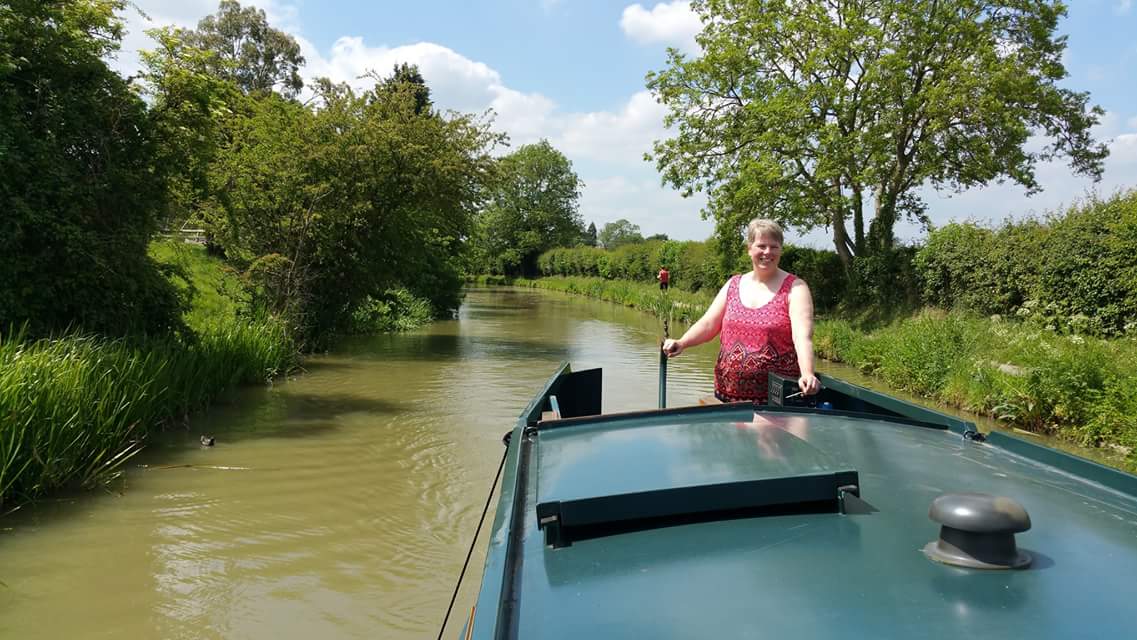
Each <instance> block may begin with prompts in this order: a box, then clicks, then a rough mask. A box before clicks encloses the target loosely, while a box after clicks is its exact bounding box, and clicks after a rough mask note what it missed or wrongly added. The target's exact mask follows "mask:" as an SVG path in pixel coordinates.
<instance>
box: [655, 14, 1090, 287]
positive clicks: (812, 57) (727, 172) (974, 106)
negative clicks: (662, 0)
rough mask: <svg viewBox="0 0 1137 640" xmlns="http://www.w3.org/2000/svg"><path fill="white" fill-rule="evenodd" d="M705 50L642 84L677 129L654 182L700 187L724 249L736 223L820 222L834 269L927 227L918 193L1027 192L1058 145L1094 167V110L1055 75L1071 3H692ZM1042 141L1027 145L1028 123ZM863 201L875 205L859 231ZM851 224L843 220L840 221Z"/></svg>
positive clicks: (1077, 164) (659, 154) (1082, 167)
mask: <svg viewBox="0 0 1137 640" xmlns="http://www.w3.org/2000/svg"><path fill="white" fill-rule="evenodd" d="M692 7H693V9H694V10H695V11H696V12H697V13H698V14H699V16H700V18H701V20H702V21H703V30H702V33H701V34H700V35H699V36H698V42H699V44H700V45H701V46H702V49H703V54H702V56H701V57H697V58H692V59H688V58H687V57H686V56H684V55H683V54H681V53H679V52H678V51H675V50H672V51H670V52H669V60H668V67H667V68H666V69H664V70H663V71H660V72H658V73H652V74H649V76H648V81H647V85H648V87H649V88H650V89H651V90H652V91H653V92H654V94H655V95H656V97H657V98H658V99H659V100H660V101H661V102H662V103H663V104H664V105H666V106H667V108H668V109H669V113H668V115H667V116H666V124H667V125H668V126H670V127H676V128H677V134H676V136H675V137H674V138H671V139H668V140H663V141H657V142H656V144H655V147H654V153H653V157H654V159H655V161H656V164H657V167H658V168H659V170H660V171H661V172H662V173H663V178H664V180H665V182H667V183H670V184H672V185H673V186H675V187H676V188H679V189H681V190H682V191H683V193H684V194H685V195H690V194H691V193H692V192H694V191H702V190H705V191H707V192H708V195H709V203H708V210H707V211H706V212H705V215H707V214H709V215H713V216H714V218H715V220H716V233H717V236H718V239H719V240H720V245H721V246H724V247H733V246H737V243H738V237H739V232H740V230H741V229H742V227H743V225H745V224H746V221H747V219H749V218H750V217H752V216H754V215H758V214H761V215H763V216H765V217H770V218H774V219H776V220H778V221H780V222H782V223H783V224H786V225H789V226H794V227H799V228H802V229H811V228H815V227H822V226H827V227H829V228H830V229H832V233H833V242H834V245H835V246H836V249H837V253H838V254H839V255H840V256H841V259H842V261H843V262H844V263H845V265H846V267H848V266H850V265H851V264H852V262H853V260H854V258H855V257H856V256H864V255H869V254H872V253H878V254H879V253H887V252H889V251H890V250H891V248H892V245H893V225H894V224H895V222H896V221H897V220H898V219H900V218H902V217H904V216H910V217H913V218H915V219H917V220H921V221H923V222H925V223H926V222H927V221H926V218H925V216H924V209H925V205H924V202H923V201H922V199H921V198H920V195H919V194H918V192H917V189H918V188H920V187H921V186H923V185H925V184H927V185H931V186H932V187H935V188H937V189H945V188H947V189H954V190H963V189H967V188H969V187H974V186H980V185H985V184H987V183H989V182H991V181H998V180H1004V179H1009V180H1013V181H1014V182H1017V183H1018V184H1020V185H1022V186H1023V187H1025V188H1026V189H1027V191H1028V193H1032V192H1035V191H1037V190H1038V189H1039V185H1038V183H1037V182H1036V180H1035V175H1034V170H1035V167H1036V165H1037V164H1038V162H1040V161H1045V160H1050V159H1052V158H1056V157H1060V156H1064V157H1067V158H1069V160H1070V162H1071V165H1072V166H1073V168H1074V170H1075V171H1076V172H1078V173H1080V174H1083V175H1088V176H1091V177H1093V178H1095V179H1096V178H1098V177H1100V175H1101V172H1102V161H1103V159H1104V158H1105V156H1106V153H1107V151H1106V148H1105V146H1104V145H1102V144H1098V143H1095V142H1094V140H1093V139H1092V137H1091V134H1090V128H1091V127H1092V126H1093V125H1095V124H1096V123H1097V122H1098V117H1099V116H1100V115H1101V114H1102V111H1101V109H1100V108H1098V107H1092V108H1091V107H1088V106H1087V105H1088V101H1089V97H1088V94H1086V93H1078V92H1075V91H1071V90H1069V89H1065V88H1061V87H1059V86H1058V84H1057V83H1058V82H1059V81H1061V80H1062V79H1063V78H1065V77H1066V70H1065V68H1064V67H1063V65H1062V53H1063V51H1064V50H1065V47H1066V39H1065V37H1064V36H1057V35H1055V29H1056V27H1057V24H1058V20H1059V18H1061V17H1062V16H1064V15H1065V13H1066V8H1065V6H1064V5H1063V4H1062V3H1061V2H1057V1H1054V0H1036V1H1032V2H1021V1H1018V0H998V1H984V0H911V1H906V2H891V1H884V0H833V1H831V2H825V3H819V2H795V1H793V0H693V2H692ZM1035 135H1039V136H1040V138H1045V139H1046V144H1045V145H1044V146H1038V147H1036V145H1033V144H1028V141H1030V140H1031V139H1032V136H1035ZM866 206H871V208H872V217H871V222H870V224H869V226H868V227H867V228H866V222H867V221H868V215H867V214H866V212H865V208H866ZM849 221H852V224H853V229H852V233H851V234H850V233H849V230H848V228H847V227H846V224H847V223H848V222H849Z"/></svg>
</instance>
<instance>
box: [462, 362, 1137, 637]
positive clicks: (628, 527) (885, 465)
mask: <svg viewBox="0 0 1137 640" xmlns="http://www.w3.org/2000/svg"><path fill="white" fill-rule="evenodd" d="M821 379H822V382H823V389H822V391H821V392H820V393H819V394H818V395H816V396H813V397H808V398H803V397H801V396H800V395H797V394H795V393H793V391H794V390H795V388H796V382H795V381H792V380H786V379H782V378H780V377H778V376H774V375H771V378H770V403H769V405H768V406H766V405H764V406H760V407H755V406H754V405H752V404H749V403H735V404H717V405H714V404H709V405H705V406H689V407H676V408H661V409H652V410H645V411H635V412H629V413H614V414H603V415H602V414H601V381H602V372H601V371H600V370H599V369H592V370H586V371H578V372H573V371H572V370H571V368H570V367H569V365H568V364H567V363H566V364H563V365H562V366H561V367H560V368H559V369H558V370H557V371H556V372H555V374H554V375H553V376H552V377H551V378H550V379H549V380H548V382H547V383H546V384H545V386H544V388H543V389H542V390H541V392H540V393H538V394H537V395H536V396H535V397H534V398H533V400H532V401H531V402H530V403H529V405H528V406H527V407H526V408H525V409H524V411H522V413H521V415H520V417H519V418H518V420H517V423H516V425H515V426H514V427H513V428H512V430H511V431H510V432H509V433H508V434H507V435H506V438H504V439H505V441H506V442H507V447H508V450H507V452H506V457H505V463H504V472H503V474H502V483H501V491H500V495H499V499H498V504H497V510H496V514H495V516H494V520H493V525H492V528H491V532H490V537H489V542H488V547H487V554H486V562H485V567H484V571H483V576H482V581H481V588H480V592H479V594H478V598H477V602H476V605H475V606H474V607H473V609H472V610H471V611H470V613H469V616H468V617H467V620H466V626H465V628H464V629H463V631H462V637H464V638H478V639H491V638H492V639H499V638H524V639H530V638H533V639H545V638H565V639H573V640H582V639H585V640H595V639H599V638H653V639H668V638H776V639H787V638H793V639H812V638H874V639H877V638H933V639H937V638H943V639H952V640H955V639H958V638H1031V639H1033V640H1042V639H1050V638H1054V639H1057V638H1062V639H1070V638H1110V639H1120V638H1132V637H1135V634H1137V602H1135V596H1137V476H1133V475H1130V474H1126V473H1123V472H1120V471H1117V470H1114V469H1110V468H1107V467H1104V466H1101V465H1098V464H1096V463H1093V462H1090V461H1087V460H1084V459H1081V458H1078V457H1075V456H1072V455H1069V454H1067V453H1064V452H1061V451H1058V450H1054V449H1051V448H1048V447H1045V446H1041V445H1039V444H1037V443H1034V442H1031V441H1029V440H1027V439H1024V438H1018V437H1015V436H1012V435H1007V434H1004V433H999V432H991V433H981V432H979V431H978V430H977V429H976V428H975V425H974V424H972V423H970V422H966V421H964V420H961V419H958V418H955V417H951V416H948V415H944V414H941V413H938V412H935V411H931V410H928V409H926V408H923V407H919V406H915V405H912V404H910V403H906V402H903V401H900V400H897V399H895V398H891V397H889V396H887V395H883V394H880V393H877V392H874V391H871V390H868V389H864V388H861V387H857V386H854V385H851V384H848V383H846V382H843V381H841V380H838V379H835V378H832V377H828V376H821ZM661 388H662V384H661ZM660 396H661V398H660V400H661V401H660V403H659V405H660V406H662V405H663V404H665V403H664V402H663V392H662V391H661V394H660Z"/></svg>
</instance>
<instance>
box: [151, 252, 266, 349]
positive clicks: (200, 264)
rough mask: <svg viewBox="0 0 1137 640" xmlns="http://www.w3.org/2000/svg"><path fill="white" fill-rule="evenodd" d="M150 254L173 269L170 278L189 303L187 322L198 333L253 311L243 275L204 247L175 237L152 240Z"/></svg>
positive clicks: (186, 315) (250, 313)
mask: <svg viewBox="0 0 1137 640" xmlns="http://www.w3.org/2000/svg"><path fill="white" fill-rule="evenodd" d="M150 257H151V258H153V259H154V261H155V262H157V263H158V264H160V265H166V266H168V267H169V268H170V270H171V271H172V272H173V274H174V275H172V276H171V281H172V282H173V283H174V286H176V287H177V288H178V290H179V291H180V292H181V294H182V296H183V297H184V298H185V299H186V300H187V301H188V302H189V309H188V310H187V311H186V312H185V316H184V317H185V322H186V324H187V325H189V328H190V329H192V330H194V331H195V332H199V333H200V332H203V331H206V330H207V329H209V328H210V327H212V326H214V325H216V324H218V323H222V324H224V323H229V322H232V321H233V320H234V319H235V318H239V317H249V316H250V315H252V314H253V311H252V305H251V299H250V296H249V292H248V290H247V288H246V286H245V282H244V281H243V280H242V278H241V274H240V273H239V272H238V271H237V270H236V269H234V268H233V267H231V266H229V265H228V264H226V263H225V262H224V261H222V260H221V259H219V258H216V257H214V256H210V255H207V253H206V250H205V247H201V246H198V245H194V244H186V243H184V242H179V241H175V240H167V241H160V242H152V243H151V244H150Z"/></svg>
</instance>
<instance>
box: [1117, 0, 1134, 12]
mask: <svg viewBox="0 0 1137 640" xmlns="http://www.w3.org/2000/svg"><path fill="white" fill-rule="evenodd" d="M1132 8H1133V0H1118V2H1117V4H1115V5H1113V12H1114V13H1116V14H1117V15H1119V16H1123V15H1125V14H1127V13H1129V10H1130V9H1132Z"/></svg>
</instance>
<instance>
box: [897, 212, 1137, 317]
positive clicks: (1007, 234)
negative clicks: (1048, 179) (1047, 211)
mask: <svg viewBox="0 0 1137 640" xmlns="http://www.w3.org/2000/svg"><path fill="white" fill-rule="evenodd" d="M915 265H916V269H917V271H918V273H919V278H920V281H921V283H922V293H923V296H924V300H925V301H926V302H928V303H930V304H935V305H937V306H940V307H944V308H949V309H950V308H960V309H966V310H972V311H976V312H979V313H983V314H987V315H989V314H1000V315H1007V316H1011V315H1017V316H1019V317H1021V318H1023V319H1026V320H1028V321H1030V322H1032V323H1034V324H1036V325H1038V326H1042V327H1048V328H1050V329H1052V330H1055V331H1058V332H1060V333H1070V334H1090V335H1102V336H1115V335H1122V334H1124V333H1125V332H1126V331H1127V330H1129V329H1127V323H1131V322H1133V319H1134V318H1137V191H1131V192H1129V193H1126V194H1118V195H1115V196H1113V197H1111V198H1109V199H1106V200H1092V201H1090V202H1088V203H1085V204H1083V205H1079V206H1076V207H1072V208H1070V209H1069V210H1067V211H1066V212H1065V213H1062V214H1059V215H1051V216H1049V217H1047V218H1045V219H1044V220H1033V219H1032V220H1025V221H1021V222H1007V223H1004V224H1003V225H1002V226H1001V227H999V228H997V229H995V230H990V229H985V228H982V227H979V226H977V225H974V224H950V225H947V226H945V227H943V228H941V229H938V230H936V231H933V232H932V233H931V234H929V236H928V241H927V243H926V244H925V246H924V247H923V248H922V249H920V251H919V252H918V253H917V256H916V260H915ZM1131 328H1132V327H1131Z"/></svg>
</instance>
